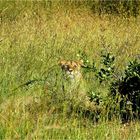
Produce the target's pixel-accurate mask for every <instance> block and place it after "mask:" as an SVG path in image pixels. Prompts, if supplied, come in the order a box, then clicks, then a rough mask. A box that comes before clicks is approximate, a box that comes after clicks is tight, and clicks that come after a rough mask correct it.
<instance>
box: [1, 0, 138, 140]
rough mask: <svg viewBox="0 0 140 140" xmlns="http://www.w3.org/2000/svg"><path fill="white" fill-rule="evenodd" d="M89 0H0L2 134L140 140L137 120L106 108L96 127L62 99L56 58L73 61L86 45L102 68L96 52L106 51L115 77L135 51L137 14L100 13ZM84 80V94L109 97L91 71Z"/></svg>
mask: <svg viewBox="0 0 140 140" xmlns="http://www.w3.org/2000/svg"><path fill="white" fill-rule="evenodd" d="M91 4H92V1H49V0H48V1H41V2H36V1H30V2H27V1H23V2H21V1H1V2H0V11H1V13H0V19H1V21H0V126H1V127H0V139H138V138H139V137H140V133H139V129H140V127H139V122H136V123H130V125H129V126H123V125H121V124H120V122H121V120H120V119H119V118H114V120H112V121H107V120H106V116H104V114H107V113H108V112H107V110H105V107H103V109H104V110H103V113H102V116H101V118H102V119H101V120H99V122H98V124H94V123H95V122H94V121H93V120H91V119H88V118H86V116H85V117H84V116H83V115H82V114H80V113H79V112H78V113H75V111H73V112H69V111H70V110H69V106H70V104H71V101H69V100H66V101H64V98H63V97H64V96H63V91H62V73H61V70H60V68H59V66H58V61H59V60H60V59H66V60H78V57H77V54H78V53H79V51H83V50H84V51H85V52H86V54H88V59H89V61H90V62H93V61H96V62H97V66H98V67H100V55H101V51H107V52H111V53H113V55H114V56H115V57H116V61H115V65H116V74H120V73H121V72H123V69H124V68H125V66H126V64H127V62H128V61H129V60H130V59H132V58H134V57H136V56H137V55H138V54H139V53H140V50H139V43H140V39H139V37H140V35H139V32H140V27H139V26H140V24H139V20H140V19H139V16H138V17H137V18H134V17H133V16H132V17H131V16H130V17H129V18H122V17H119V16H115V15H107V14H103V15H102V14H101V15H100V16H98V14H95V13H93V11H92V10H91ZM79 5H80V6H79ZM85 77H86V78H87V85H88V91H90V90H92V91H94V92H95V93H102V94H103V97H105V98H106V95H107V94H108V87H107V85H100V84H99V83H97V81H96V80H95V77H94V73H88V74H87V75H86V76H85ZM92 77H93V78H92ZM35 79H37V80H36V82H32V80H35ZM27 82H31V84H27ZM20 85H23V86H20ZM75 93H76V91H75ZM107 100H109V99H107ZM77 101H78V100H77ZM75 102H76V101H75ZM75 102H74V103H75ZM110 104H111V103H110ZM111 105H112V104H111ZM75 108H76V105H75Z"/></svg>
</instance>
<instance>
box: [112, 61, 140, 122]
mask: <svg viewBox="0 0 140 140" xmlns="http://www.w3.org/2000/svg"><path fill="white" fill-rule="evenodd" d="M111 95H112V96H113V97H114V96H118V95H119V97H120V101H119V103H120V113H121V117H122V120H124V121H127V120H130V119H134V118H139V115H140V62H139V61H138V60H134V61H131V62H130V63H129V65H128V66H127V68H126V69H125V74H124V76H122V77H120V79H119V80H116V81H115V82H113V83H112V84H111Z"/></svg>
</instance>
